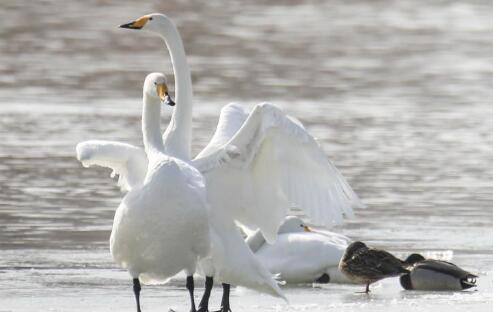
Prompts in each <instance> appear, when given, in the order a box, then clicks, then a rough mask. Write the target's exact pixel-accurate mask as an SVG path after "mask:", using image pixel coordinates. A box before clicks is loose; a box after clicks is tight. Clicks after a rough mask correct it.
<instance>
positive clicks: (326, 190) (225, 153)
mask: <svg viewBox="0 0 493 312" xmlns="http://www.w3.org/2000/svg"><path fill="white" fill-rule="evenodd" d="M223 115H224V116H223ZM247 116H248V117H247ZM193 165H194V166H195V167H196V168H197V169H199V170H200V171H201V172H202V173H203V174H204V175H205V177H206V179H207V189H208V196H209V201H210V202H211V203H212V205H211V207H212V209H217V210H219V209H220V210H221V211H217V212H215V214H216V215H221V216H230V217H231V218H233V219H234V220H236V221H238V222H240V223H242V224H244V225H246V226H248V227H251V228H259V229H260V230H261V231H262V234H263V235H264V237H265V238H266V239H267V241H269V242H273V241H274V240H275V237H276V234H277V230H278V227H279V225H280V224H281V223H282V222H283V220H284V217H285V216H286V214H287V211H288V209H289V208H293V207H296V208H300V209H302V210H303V211H304V212H305V213H306V215H307V216H308V217H309V218H310V220H311V222H312V223H314V224H316V225H325V226H327V227H330V226H333V225H335V224H339V223H341V222H342V220H343V217H345V216H347V217H351V216H352V215H353V207H363V206H364V205H363V204H362V203H361V201H360V200H359V198H358V196H357V195H356V194H355V193H354V192H353V190H352V189H351V187H350V186H349V184H348V183H347V181H346V180H345V178H344V177H343V176H342V175H341V173H340V172H339V171H338V170H337V168H336V167H335V166H334V164H332V162H331V161H330V160H328V159H327V157H326V155H325V153H324V152H323V150H322V148H321V147H320V145H319V144H318V143H317V142H316V140H315V139H314V138H313V137H312V136H311V135H310V134H309V133H308V132H307V131H306V130H305V129H304V128H303V126H302V125H301V123H300V122H299V121H297V120H295V119H293V118H290V117H289V116H287V115H286V114H284V113H283V112H282V110H281V109H279V108H277V107H276V106H274V105H271V104H266V103H263V104H259V105H257V106H255V108H254V109H253V110H252V112H251V113H250V114H249V115H247V113H246V112H245V111H244V110H243V109H242V108H241V107H239V106H237V105H234V104H230V105H228V106H227V107H226V108H225V109H223V111H222V112H221V117H220V121H219V124H218V127H217V130H216V133H215V134H214V138H213V140H212V141H211V143H210V144H209V145H208V146H207V147H206V148H205V149H204V151H202V152H201V153H200V154H199V155H198V156H197V157H196V158H195V159H194V160H193Z"/></svg>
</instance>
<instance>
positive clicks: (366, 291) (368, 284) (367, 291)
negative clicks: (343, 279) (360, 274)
mask: <svg viewBox="0 0 493 312" xmlns="http://www.w3.org/2000/svg"><path fill="white" fill-rule="evenodd" d="M369 292H370V283H366V290H365V293H366V294H367V293H369Z"/></svg>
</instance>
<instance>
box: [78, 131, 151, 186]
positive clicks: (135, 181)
mask: <svg viewBox="0 0 493 312" xmlns="http://www.w3.org/2000/svg"><path fill="white" fill-rule="evenodd" d="M75 149H76V152H77V159H78V160H79V161H80V162H81V163H82V165H83V166H84V167H90V166H100V167H106V168H111V169H112V170H113V172H112V173H111V176H112V177H114V176H115V174H117V175H118V185H119V186H120V188H121V189H122V191H129V190H131V189H132V188H134V187H136V186H139V185H142V183H143V182H144V178H145V176H146V173H147V163H148V160H147V155H146V153H145V151H144V150H143V149H142V148H139V147H136V146H133V145H130V144H126V143H120V142H113V141H99V140H90V141H84V142H81V143H79V144H77V146H76V148H75Z"/></svg>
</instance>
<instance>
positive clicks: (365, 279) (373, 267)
mask: <svg viewBox="0 0 493 312" xmlns="http://www.w3.org/2000/svg"><path fill="white" fill-rule="evenodd" d="M406 266H407V264H406V263H405V262H404V261H401V260H399V259H398V258H396V257H394V256H393V255H392V254H391V253H389V252H387V251H384V250H379V249H374V248H368V247H367V246H366V245H365V244H364V243H363V242H359V241H357V242H353V243H351V244H350V245H349V246H348V247H347V248H346V251H345V253H344V256H343V257H342V259H341V262H340V263H339V268H340V270H341V271H342V272H343V273H344V274H346V276H347V277H348V278H349V279H351V280H352V281H354V282H356V283H358V284H366V290H365V293H368V292H370V284H372V283H374V282H376V281H378V280H381V279H384V278H386V277H392V276H399V275H402V274H406V273H409V270H407V269H406Z"/></svg>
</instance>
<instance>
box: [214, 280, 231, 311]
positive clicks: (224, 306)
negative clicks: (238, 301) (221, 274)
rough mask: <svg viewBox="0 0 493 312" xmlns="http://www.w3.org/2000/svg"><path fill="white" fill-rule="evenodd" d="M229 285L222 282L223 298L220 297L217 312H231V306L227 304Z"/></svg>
mask: <svg viewBox="0 0 493 312" xmlns="http://www.w3.org/2000/svg"><path fill="white" fill-rule="evenodd" d="M230 287H231V286H230V285H229V284H225V283H223V298H222V299H221V309H220V310H219V311H217V312H231V308H230V306H229V288H230Z"/></svg>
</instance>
